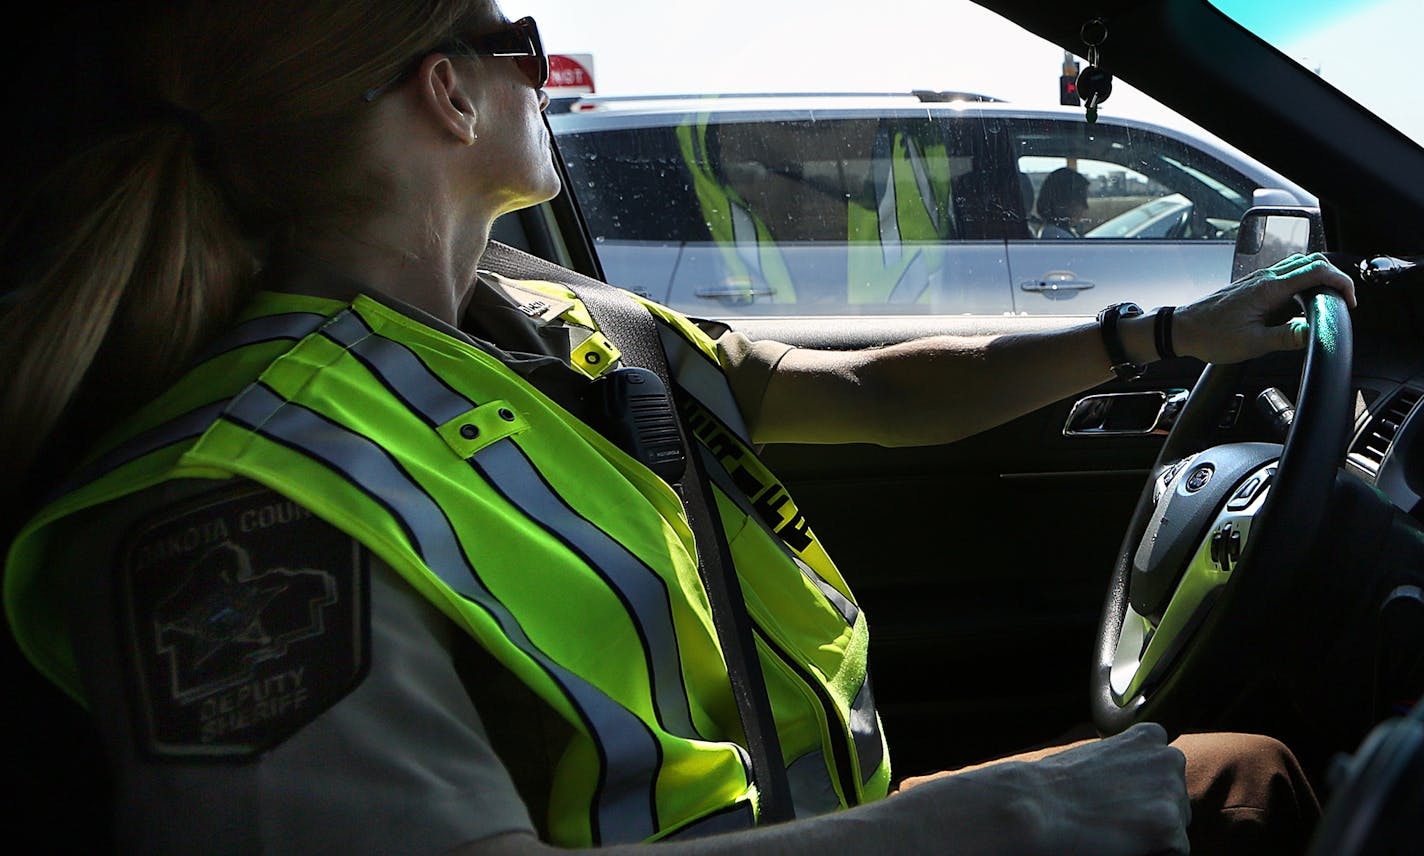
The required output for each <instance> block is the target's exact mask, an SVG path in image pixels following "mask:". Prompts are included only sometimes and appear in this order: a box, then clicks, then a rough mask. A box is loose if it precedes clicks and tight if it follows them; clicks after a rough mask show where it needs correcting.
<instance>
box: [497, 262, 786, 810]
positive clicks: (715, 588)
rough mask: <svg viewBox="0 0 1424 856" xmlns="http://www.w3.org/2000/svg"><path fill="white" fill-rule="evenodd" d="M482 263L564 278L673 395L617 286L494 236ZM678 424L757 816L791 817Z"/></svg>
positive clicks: (706, 501)
mask: <svg viewBox="0 0 1424 856" xmlns="http://www.w3.org/2000/svg"><path fill="white" fill-rule="evenodd" d="M480 266H481V267H482V268H484V269H487V270H490V271H493V272H495V273H498V274H501V275H504V276H508V277H511V278H513V279H537V280H544V281H547V282H556V283H558V284H560V285H563V286H566V287H567V288H568V289H569V290H571V291H573V292H574V294H575V295H577V296H578V298H579V300H581V301H583V304H584V308H586V309H587V310H588V311H589V314H591V315H592V316H593V318H594V320H595V321H597V322H598V327H599V330H601V331H602V332H603V334H604V335H605V336H607V337H608V338H609V339H611V340H612V341H613V343H614V344H615V345H617V346H618V349H619V350H620V351H621V352H622V354H623V362H624V363H626V364H628V365H632V366H637V367H638V368H644V369H648V370H649V371H652V372H653V373H654V374H656V375H657V376H658V378H659V379H660V380H661V381H662V382H663V386H664V387H666V388H667V390H668V393H669V394H670V395H673V396H676V395H677V390H676V388H675V387H674V386H673V383H672V378H671V376H670V374H669V372H668V364H667V354H666V352H664V350H663V344H662V339H661V337H660V336H659V335H658V325H657V321H655V320H654V319H653V316H652V314H651V313H649V312H648V310H647V308H646V307H644V306H643V305H642V304H640V303H638V302H637V301H635V300H633V299H632V298H630V297H629V296H628V295H627V294H625V293H624V292H622V291H621V290H619V289H617V288H614V287H612V286H610V285H607V284H606V283H602V282H599V281H598V280H596V279H593V278H591V277H586V276H584V275H582V274H580V273H577V272H575V271H571V270H569V269H568V268H564V267H560V266H558V265H556V264H554V263H552V262H549V261H546V260H544V259H541V258H539V257H538V256H534V255H530V254H529V253H526V252H523V251H521V250H517V249H515V248H513V247H510V246H508V245H506V244H501V243H499V242H497V241H490V242H489V246H488V247H486V249H485V254H484V256H483V257H482V258H481V259H480ZM677 427H678V434H679V435H680V437H681V442H682V447H683V450H684V452H685V453H686V460H687V467H686V470H685V472H684V473H683V477H682V480H681V487H682V490H681V491H680V494H681V496H682V504H683V508H684V509H685V510H686V511H687V522H688V525H689V527H690V528H691V529H692V535H693V538H694V539H695V540H696V544H697V571H698V575H699V576H700V577H701V579H702V584H703V587H704V588H705V589H706V590H707V599H708V602H709V604H710V606H711V609H712V622H713V625H714V627H715V628H716V630H717V637H718V638H719V639H720V640H721V642H722V651H723V654H724V655H725V656H726V658H727V674H728V677H729V678H730V680H731V684H732V694H733V696H735V698H736V700H737V711H738V713H739V714H740V715H741V720H742V730H743V731H744V732H745V733H746V738H747V752H748V754H749V755H750V756H751V762H752V780H753V781H754V782H755V783H756V786H757V791H758V793H759V796H760V799H759V805H758V809H759V812H758V814H759V816H760V821H761V822H762V823H780V822H782V821H786V820H791V819H792V818H793V817H795V810H794V808H793V807H792V802H791V785H790V782H789V780H788V779H787V775H786V764H785V762H784V761H783V760H782V757H781V740H780V739H779V737H778V736H777V733H776V721H775V719H774V718H773V715H772V712H771V699H770V698H769V697H768V695H767V691H766V680H765V678H764V677H763V675H762V670H761V661H760V660H759V659H758V658H757V656H756V643H755V641H754V640H753V637H752V623H751V616H749V615H748V614H747V607H746V601H745V600H744V599H743V596H742V586H741V582H740V581H739V580H738V579H737V575H736V573H735V571H733V570H732V563H731V555H732V553H731V548H730V547H729V546H728V545H727V536H726V533H725V531H724V530H723V528H722V520H721V516H720V515H719V513H718V511H717V499H716V497H715V496H713V495H712V486H711V482H710V480H709V479H708V478H707V473H706V471H705V469H704V464H703V462H702V456H701V455H700V454H699V453H698V449H697V446H696V441H695V440H693V439H692V438H691V437H690V436H689V434H688V431H687V426H686V425H685V424H684V422H683V419H682V416H681V411H678V418H677Z"/></svg>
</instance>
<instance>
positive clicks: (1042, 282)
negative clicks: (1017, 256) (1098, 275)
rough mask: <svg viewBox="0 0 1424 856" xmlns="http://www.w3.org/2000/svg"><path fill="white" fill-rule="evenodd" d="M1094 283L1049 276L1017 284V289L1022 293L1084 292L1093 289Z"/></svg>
mask: <svg viewBox="0 0 1424 856" xmlns="http://www.w3.org/2000/svg"><path fill="white" fill-rule="evenodd" d="M1095 285H1096V283H1092V282H1088V281H1087V280H1086V279H1069V278H1062V279H1059V278H1055V277H1054V275H1053V274H1049V275H1048V276H1047V277H1045V278H1044V279H1026V280H1024V281H1023V282H1021V283H1019V288H1021V289H1022V290H1024V291H1046V292H1049V293H1052V292H1055V291H1086V290H1087V289H1090V288H1093V287H1094V286H1095Z"/></svg>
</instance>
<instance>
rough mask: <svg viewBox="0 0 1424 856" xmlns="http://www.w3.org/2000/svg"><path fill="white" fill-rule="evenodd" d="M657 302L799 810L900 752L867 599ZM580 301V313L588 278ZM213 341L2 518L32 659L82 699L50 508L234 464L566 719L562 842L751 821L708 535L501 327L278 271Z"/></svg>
mask: <svg viewBox="0 0 1424 856" xmlns="http://www.w3.org/2000/svg"><path fill="white" fill-rule="evenodd" d="M520 285H521V286H523V287H526V288H534V289H536V290H543V291H545V292H546V293H549V294H553V295H555V296H559V297H565V298H568V297H572V294H571V293H570V292H568V291H567V290H565V289H564V288H563V287H562V286H558V285H554V284H550V283H528V282H525V283H520ZM649 306H650V308H651V309H652V310H653V311H654V312H655V313H656V316H657V317H658V319H659V321H660V324H659V327H660V333H661V335H662V336H663V340H664V343H665V344H666V345H668V350H669V363H670V370H671V374H672V376H673V378H674V380H675V382H676V384H677V385H678V386H680V387H682V388H683V389H684V390H685V391H690V392H692V393H694V394H695V397H694V395H684V396H683V399H684V402H685V403H684V405H683V407H684V412H685V413H686V414H687V416H688V419H689V424H690V425H691V427H692V430H693V432H694V433H695V435H696V437H697V439H698V441H699V444H698V445H699V449H698V453H700V454H702V455H703V457H704V459H705V460H706V461H707V462H708V465H709V467H708V469H709V471H710V477H711V478H712V480H713V482H714V485H715V488H716V498H717V502H718V505H719V509H720V511H721V515H722V519H723V523H724V526H725V530H726V533H727V538H728V541H729V542H730V550H731V553H732V557H731V558H732V564H733V565H734V566H735V568H736V572H737V574H738V575H739V578H740V580H741V584H742V587H743V590H744V596H745V601H746V606H747V611H748V613H749V615H750V617H751V621H752V624H753V629H754V637H755V643H756V649H757V653H758V655H759V658H760V660H761V664H762V668H763V671H764V673H765V679H766V683H767V691H768V694H769V696H770V699H771V704H772V710H773V715H774V718H775V721H776V728H777V732H778V735H779V737H780V741H781V747H782V751H783V760H784V761H785V763H786V766H787V772H788V776H789V778H790V780H791V785H792V796H793V801H794V803H795V805H796V808H797V812H798V814H811V813H816V812H820V811H826V810H831V809H834V808H837V807H841V806H849V805H855V804H857V803H860V802H864V801H867V800H872V799H876V798H879V797H882V796H884V794H885V793H886V790H887V787H888V783H889V777H890V769H889V758H888V752H887V751H886V748H885V744H884V741H883V737H882V733H881V729H880V726H879V720H878V716H877V715H876V712H875V706H874V700H873V698H872V695H871V689H870V682H869V678H868V674H867V671H866V645H867V629H866V621H865V617H864V616H863V615H862V614H861V612H860V610H859V608H858V607H857V606H856V604H855V601H854V599H853V598H852V596H851V594H850V592H849V591H848V589H847V587H846V585H845V582H844V580H843V579H842V578H841V577H840V574H839V573H838V572H837V571H836V569H835V566H834V565H833V564H832V563H831V562H830V560H829V558H828V557H827V556H826V554H825V552H824V550H822V548H821V546H820V543H819V542H818V541H817V539H816V538H815V536H814V534H813V533H812V532H811V530H810V528H809V527H808V526H807V525H806V521H805V518H804V516H802V515H801V514H800V513H799V511H798V510H797V508H796V505H795V503H794V501H793V500H791V498H790V497H789V496H788V495H787V493H786V491H785V489H784V488H783V487H782V486H781V485H780V483H779V482H777V481H776V479H775V478H774V477H773V476H772V475H771V474H770V473H769V472H767V471H766V469H765V468H764V467H762V466H761V464H760V462H759V461H758V460H757V459H756V457H755V455H753V454H752V452H751V450H750V448H749V446H748V442H747V438H746V432H745V428H744V427H743V426H742V424H741V420H740V416H739V415H738V414H737V412H736V410H735V404H734V402H733V401H732V398H731V394H730V391H729V390H728V388H727V385H726V382H725V378H724V377H723V375H722V373H721V370H720V366H719V365H718V363H717V358H716V350H715V347H714V346H713V343H712V341H711V340H710V339H708V338H707V337H706V336H705V335H704V334H703V333H702V332H701V331H700V330H699V329H698V328H696V327H695V326H694V325H693V324H692V323H691V322H689V321H687V320H686V319H685V318H683V317H681V316H679V315H677V314H675V313H673V312H671V311H669V310H667V309H664V308H663V307H660V306H653V305H651V304H650V305H649ZM566 315H567V316H569V317H570V318H571V319H573V318H587V315H586V313H584V310H583V308H582V306H581V305H578V304H575V305H574V306H573V308H572V309H570V310H569V312H568V313H566ZM209 353H210V354H211V355H210V356H208V357H206V358H205V359H204V360H203V361H202V362H201V363H199V364H198V365H197V366H196V367H195V368H193V369H192V370H191V371H190V372H188V373H187V374H186V375H185V376H184V377H183V378H182V379H181V380H180V381H179V382H178V383H176V384H175V385H174V386H173V387H172V388H171V389H170V390H169V391H168V392H167V393H165V394H164V395H163V396H161V397H160V398H158V399H157V400H155V401H154V402H152V403H151V404H150V405H148V406H147V407H145V408H144V409H143V410H142V411H140V412H139V413H138V414H137V415H136V416H135V417H134V418H133V419H131V420H129V422H128V423H127V424H126V425H125V426H123V428H122V429H120V430H119V431H118V432H116V434H115V436H114V438H113V439H112V440H110V441H107V442H106V443H105V444H103V445H102V446H101V448H100V449H99V450H98V451H97V452H96V453H95V454H94V455H93V456H91V457H90V458H89V459H88V461H87V462H86V463H85V464H83V465H81V467H80V468H79V469H78V471H77V472H76V473H75V474H74V475H73V476H72V477H71V478H70V480H69V481H68V482H67V483H66V485H65V486H64V487H63V488H62V491H61V495H60V496H59V498H58V499H56V500H55V501H53V502H52V503H50V504H49V505H47V506H46V507H45V508H44V509H42V510H41V511H40V513H39V514H38V515H36V516H35V517H34V518H33V519H32V520H31V521H30V522H29V523H28V524H27V525H26V526H25V527H24V529H23V530H22V531H21V533H20V534H19V536H17V538H16V539H15V541H14V543H13V544H12V546H11V549H10V553H9V555H8V558H7V564H6V574H5V600H6V608H7V614H8V618H9V620H10V622H11V626H12V629H13V630H14V633H15V636H16V638H17V640H18V641H19V642H20V645H21V647H22V649H23V650H24V652H25V653H26V655H27V656H28V657H29V658H30V659H31V661H32V662H34V664H35V665H36V666H37V667H38V668H39V669H40V670H41V671H42V672H43V673H45V674H46V675H47V676H48V677H50V678H51V679H52V680H53V681H55V682H56V683H57V684H59V685H60V686H61V687H62V688H64V689H65V690H66V691H68V692H69V693H70V694H71V695H72V696H74V697H75V698H76V699H78V700H80V701H81V702H82V701H83V697H82V689H81V686H80V681H79V674H78V670H77V667H76V664H75V661H74V653H73V651H72V650H71V649H70V646H69V641H68V640H69V635H68V633H66V632H64V629H63V628H65V627H66V626H67V625H66V624H65V622H64V621H63V620H62V618H61V617H60V616H61V614H62V611H63V610H64V608H65V603H64V602H63V600H62V594H61V593H60V592H59V591H58V590H57V588H56V587H55V586H54V585H53V580H52V579H51V578H50V577H48V576H46V574H45V568H46V561H45V559H46V554H47V552H48V550H49V549H50V547H51V544H50V540H51V539H52V538H53V537H54V536H55V534H56V533H57V532H59V531H60V529H61V527H59V526H56V525H55V524H57V523H58V522H60V521H62V520H64V519H65V518H67V517H68V516H70V515H73V514H75V513H76V512H79V511H81V510H83V509H87V508H91V507H94V506H97V505H101V504H103V503H106V502H110V501H113V500H115V499H119V498H121V497H124V496H126V495H129V494H132V493H134V492H136V491H139V490H142V489H144V488H147V487H149V486H152V485H155V484H159V483H161V482H164V481H166V480H170V479H178V478H204V479H225V478H230V477H233V476H241V477H245V478H247V479H251V480H253V481H256V482H259V483H261V484H263V485H266V486H267V487H269V488H271V489H273V490H275V491H277V492H279V493H281V494H283V495H285V496H286V497H288V498H290V499H291V500H293V501H295V502H297V503H299V504H300V505H302V506H304V507H305V508H306V509H308V510H309V511H311V512H312V513H313V514H315V515H317V516H319V517H321V518H323V519H324V520H326V521H327V522H329V523H330V524H332V525H333V526H336V527H337V528H339V529H341V530H342V531H344V532H346V533H347V534H349V535H350V536H351V537H353V538H355V539H356V540H357V541H359V542H360V543H361V544H363V545H364V546H365V547H366V548H367V549H369V550H370V551H371V552H372V553H374V554H375V555H377V556H379V557H380V558H381V559H382V560H383V561H385V562H386V563H388V564H389V565H390V566H391V567H392V568H394V569H395V570H396V571H397V572H399V573H400V574H401V575H402V576H403V577H404V578H405V579H406V580H407V581H408V582H409V583H410V584H411V585H412V586H413V587H414V588H415V589H416V590H417V591H419V592H420V593H421V594H422V595H424V596H425V597H426V598H428V599H429V600H430V601H431V602H432V603H433V604H434V605H435V606H436V607H438V608H439V609H440V610H441V611H442V612H443V613H444V614H445V615H447V616H448V617H449V618H450V619H451V620H452V621H453V622H455V624H456V625H457V626H458V627H460V628H461V629H462V630H463V631H464V632H466V633H468V634H469V635H470V636H471V637H472V638H473V639H475V640H476V641H477V642H478V643H479V644H480V645H482V646H483V647H484V648H485V649H487V650H488V651H489V652H490V653H491V654H492V655H493V656H494V657H495V658H496V659H497V660H498V661H499V662H500V663H502V664H503V665H504V666H505V667H507V668H508V669H509V671H510V672H511V673H512V674H514V675H515V676H516V677H517V678H518V679H520V680H521V681H522V682H523V683H525V684H526V685H527V686H528V687H529V688H530V689H531V690H532V691H533V692H534V693H535V694H536V695H537V696H538V697H539V698H540V699H542V700H543V702H544V703H546V704H547V705H548V706H549V708H550V709H551V710H552V711H554V712H555V713H556V714H557V715H559V716H561V717H562V718H563V719H564V720H565V721H567V722H568V723H569V725H570V726H571V730H572V733H573V737H572V738H571V744H570V745H569V746H568V748H567V750H566V751H564V752H563V753H562V755H561V756H560V760H559V761H558V762H557V765H556V767H555V769H554V770H553V771H552V775H551V782H552V784H551V786H550V793H549V795H548V796H549V800H548V802H549V817H548V818H547V828H548V829H549V831H550V836H551V839H552V841H553V843H556V844H559V845H562V846H583V845H596V844H600V843H602V844H611V843H620V842H634V841H645V840H657V839H663V838H668V837H674V836H682V835H689V836H690V835H699V834H709V833H712V832H721V831H726V830H730V829H737V828H745V827H747V826H751V825H753V824H754V823H755V822H756V812H757V807H756V806H757V794H756V792H755V788H754V786H753V785H752V784H751V781H752V780H751V777H750V771H749V769H748V763H749V762H748V760H747V757H748V756H747V753H746V751H745V749H744V747H742V746H740V745H738V744H737V740H739V739H743V738H742V736H741V733H742V732H741V724H740V720H739V718H738V713H737V706H736V703H735V701H734V699H733V695H732V691H731V688H730V685H729V681H728V677H727V672H726V667H725V664H724V658H723V655H722V650H721V648H720V646H719V643H718V640H717V638H716V633H715V631H714V629H713V623H712V618H711V615H710V612H709V609H708V605H707V598H706V595H705V592H704V590H703V588H702V584H701V582H700V580H699V577H698V573H697V562H696V558H695V547H694V543H693V537H692V534H691V532H690V530H689V529H688V526H687V523H686V520H685V517H684V514H683V510H682V505H681V503H680V501H679V499H678V497H677V495H676V494H675V493H674V492H673V490H672V489H671V488H669V487H668V485H667V484H666V483H664V482H663V481H662V480H661V479H659V478H658V477H657V476H655V475H654V474H653V473H652V472H650V471H649V470H647V469H646V468H645V467H643V466H642V465H641V464H639V463H637V462H636V461H634V460H633V459H632V458H630V457H629V456H627V455H626V454H625V453H624V452H622V451H621V450H620V449H618V448H617V447H616V446H614V445H612V444H611V443H609V442H608V441H607V440H605V439H604V437H602V436H601V435H600V434H598V433H597V432H596V431H594V430H592V429H591V428H589V427H588V426H587V425H585V424H584V423H582V422H581V421H579V420H578V419H575V418H574V417H572V416H571V415H570V414H569V413H568V412H567V411H565V410H563V409H562V408H561V407H559V406H558V405H557V404H555V403H554V402H552V401H551V400H550V399H548V398H547V397H546V396H544V395H543V394H542V393H540V392H539V391H538V390H537V389H535V388H534V387H532V386H531V385H529V384H528V383H526V382H525V381H523V380H522V379H520V378H519V377H518V376H517V375H515V374H514V373H513V372H511V371H510V370H509V369H508V368H507V367H506V366H504V365H503V364H502V363H500V362H499V361H498V360H496V359H495V358H493V357H491V356H490V355H489V354H487V353H485V352H484V351H482V350H480V349H479V348H477V347H474V346H473V345H471V344H469V343H467V342H465V341H461V340H459V339H456V338H454V337H451V336H449V335H447V334H445V333H442V332H440V331H437V330H435V329H432V328H430V327H428V326H426V325H423V324H421V323H419V322H418V321H415V320H413V319H412V318H411V317H409V316H407V315H405V314H403V313H401V312H399V311H397V310H396V309H393V308H391V307H388V306H386V305H384V304H382V303H380V302H378V301H375V300H372V299H370V298H367V297H364V296H363V297H358V298H357V299H356V300H354V301H352V302H350V303H344V302H340V301H332V300H325V299H320V298H313V297H304V296H296V295H287V294H275V293H268V292H264V293H262V294H261V295H259V297H258V298H257V300H256V301H255V303H254V305H253V307H252V308H251V309H250V310H249V311H248V312H247V313H246V314H245V316H244V318H243V319H242V321H241V323H239V324H238V325H237V326H236V327H235V328H234V329H233V330H232V331H231V332H230V333H229V334H228V335H227V336H225V337H224V338H223V339H222V340H221V341H219V342H218V343H217V344H216V345H215V346H214V347H213V348H212V349H210V351H209ZM729 408H730V409H729ZM492 533H497V535H492ZM555 592H557V596H551V593H555Z"/></svg>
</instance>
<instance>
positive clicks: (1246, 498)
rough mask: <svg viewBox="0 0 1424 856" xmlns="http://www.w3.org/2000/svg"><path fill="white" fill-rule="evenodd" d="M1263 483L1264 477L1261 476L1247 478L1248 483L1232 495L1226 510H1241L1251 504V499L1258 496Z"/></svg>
mask: <svg viewBox="0 0 1424 856" xmlns="http://www.w3.org/2000/svg"><path fill="white" fill-rule="evenodd" d="M1261 484H1262V478H1261V477H1260V476H1251V478H1249V479H1247V481H1246V483H1245V484H1243V485H1242V486H1241V489H1240V490H1238V491H1236V493H1235V494H1233V495H1232V497H1231V499H1230V501H1228V502H1227V503H1226V510H1227V511H1240V510H1241V509H1243V508H1245V507H1246V506H1248V505H1250V504H1251V501H1252V500H1253V499H1255V498H1256V491H1257V490H1259V489H1260V487H1261Z"/></svg>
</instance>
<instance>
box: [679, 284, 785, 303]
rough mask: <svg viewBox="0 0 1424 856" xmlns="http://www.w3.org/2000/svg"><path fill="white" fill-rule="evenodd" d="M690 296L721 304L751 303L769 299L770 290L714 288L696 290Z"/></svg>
mask: <svg viewBox="0 0 1424 856" xmlns="http://www.w3.org/2000/svg"><path fill="white" fill-rule="evenodd" d="M692 294H693V295H694V296H695V297H700V298H702V299H703V300H720V301H722V302H723V303H751V302H753V301H755V300H756V299H757V298H758V297H771V296H772V292H771V289H770V288H765V287H763V288H739V287H736V286H731V287H728V286H714V287H711V288H696V289H693V291H692Z"/></svg>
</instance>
